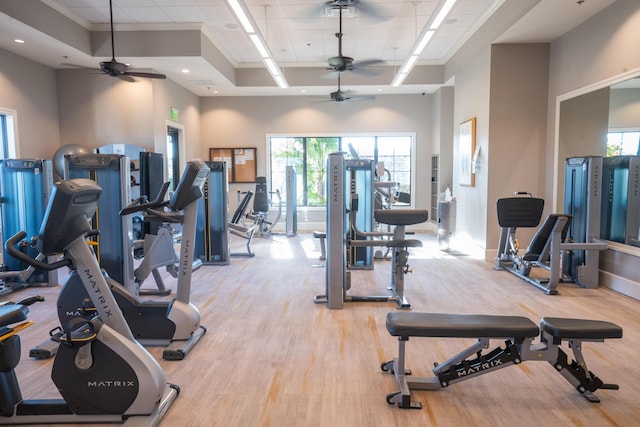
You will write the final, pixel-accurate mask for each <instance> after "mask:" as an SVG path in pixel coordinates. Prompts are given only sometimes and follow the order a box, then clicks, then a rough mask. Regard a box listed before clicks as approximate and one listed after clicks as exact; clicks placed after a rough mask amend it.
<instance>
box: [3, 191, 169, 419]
mask: <svg viewBox="0 0 640 427" xmlns="http://www.w3.org/2000/svg"><path fill="white" fill-rule="evenodd" d="M101 191H102V190H101V188H100V187H99V186H98V185H97V184H96V183H95V182H94V181H91V180H88V179H74V180H69V181H62V182H60V183H57V184H56V185H55V186H54V190H53V192H52V194H51V198H50V200H49V204H48V207H47V210H46V212H45V216H44V219H43V222H42V226H41V228H40V232H39V235H38V239H37V243H36V244H37V248H38V250H39V251H40V253H42V254H43V255H45V256H57V255H59V254H63V255H64V257H63V259H62V260H61V261H57V262H53V263H45V262H42V261H37V260H36V259H34V258H32V257H31V256H29V255H28V254H26V253H23V252H21V251H19V250H17V249H16V247H15V246H16V245H17V244H19V242H20V241H21V240H22V239H24V237H25V236H26V233H25V232H24V231H22V232H19V233H18V234H16V235H14V236H13V237H11V238H10V239H9V240H8V241H7V251H8V252H9V253H10V254H11V256H13V257H15V258H17V259H20V260H21V261H23V262H25V263H26V264H29V265H32V266H34V267H37V268H40V269H42V270H45V271H53V270H56V269H58V268H61V267H70V268H72V269H73V270H74V271H75V272H76V274H77V275H78V277H79V280H80V281H81V283H82V285H83V286H84V288H85V290H86V292H87V295H88V296H89V298H90V300H91V302H92V304H93V306H94V308H95V314H94V315H93V316H92V317H90V318H74V319H73V321H71V322H69V323H66V324H65V325H64V327H65V331H64V333H63V334H62V335H61V337H60V338H61V344H60V348H59V350H58V351H57V352H56V357H55V360H54V362H53V367H52V372H51V378H52V380H53V382H54V384H55V385H56V387H57V388H58V390H59V392H60V395H61V396H62V399H47V400H43V399H37V400H25V399H23V397H22V393H21V391H20V385H19V381H18V378H17V375H16V372H15V368H16V367H17V366H18V363H19V362H20V353H21V348H20V347H21V346H20V337H19V335H18V333H19V332H20V330H22V329H24V328H26V327H29V326H30V325H31V324H32V322H29V321H26V320H27V315H28V313H29V309H28V307H27V305H29V304H31V303H33V302H36V301H37V300H38V299H40V298H37V297H36V298H31V299H27V300H23V301H20V302H18V303H14V304H5V305H2V306H0V424H53V423H90V424H98V423H124V424H125V425H131V426H134V425H149V426H155V425H157V424H158V423H159V422H160V420H161V419H162V417H163V416H164V414H165V413H166V411H167V409H168V408H169V406H170V405H171V404H172V403H173V401H174V400H175V398H176V397H177V395H178V393H179V389H178V387H177V386H175V385H172V384H167V382H166V377H165V374H164V372H163V371H162V368H161V367H160V365H159V364H158V362H157V361H156V360H155V359H154V358H153V357H152V356H151V355H150V354H149V353H148V352H147V351H146V350H145V349H144V347H142V345H141V344H140V343H139V342H137V341H136V340H135V338H134V337H133V334H132V333H131V330H130V329H129V326H128V325H127V322H126V320H125V318H124V316H123V315H122V312H121V311H120V309H119V308H118V306H117V303H116V300H115V298H114V296H113V294H112V293H111V292H110V290H109V285H108V284H107V282H106V280H105V279H104V276H103V275H102V272H101V270H100V266H99V264H98V262H97V260H96V258H95V256H94V254H93V251H92V249H91V248H90V246H89V245H88V244H87V242H86V236H87V234H88V233H89V232H90V231H91V227H90V224H89V218H91V217H92V216H93V215H94V213H95V211H96V205H97V200H98V198H99V197H100V194H101ZM25 321H26V322H25ZM19 322H21V323H19Z"/></svg>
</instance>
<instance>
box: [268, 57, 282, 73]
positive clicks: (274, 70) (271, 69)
mask: <svg viewBox="0 0 640 427" xmlns="http://www.w3.org/2000/svg"><path fill="white" fill-rule="evenodd" d="M264 65H266V66H267V70H269V73H271V75H272V76H274V77H275V76H279V75H280V69H279V68H278V66H277V65H276V62H275V61H274V60H273V58H265V59H264Z"/></svg>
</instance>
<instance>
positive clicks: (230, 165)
mask: <svg viewBox="0 0 640 427" xmlns="http://www.w3.org/2000/svg"><path fill="white" fill-rule="evenodd" d="M209 160H210V161H212V162H225V163H226V165H227V174H228V179H229V182H230V183H250V182H256V174H257V166H256V148H255V147H252V148H210V149H209Z"/></svg>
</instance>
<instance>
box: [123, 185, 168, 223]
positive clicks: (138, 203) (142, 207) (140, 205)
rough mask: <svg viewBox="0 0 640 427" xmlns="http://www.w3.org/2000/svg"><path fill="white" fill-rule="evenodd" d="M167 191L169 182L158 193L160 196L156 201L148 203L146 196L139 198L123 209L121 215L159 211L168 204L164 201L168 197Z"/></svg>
mask: <svg viewBox="0 0 640 427" xmlns="http://www.w3.org/2000/svg"><path fill="white" fill-rule="evenodd" d="M167 190H169V182H165V183H164V184H162V187H161V188H160V191H158V196H157V197H156V198H155V199H154V200H152V201H150V202H147V201H146V200H147V198H146V196H142V197H138V198H137V199H136V200H134V201H133V202H131V203H130V204H129V205H128V206H127V207H125V208H122V210H121V211H120V215H121V216H125V215H130V214H132V213H136V212H142V211H146V210H149V209H157V208H160V207H162V206H164V205H166V204H167V202H166V201H165V200H164V198H165V196H166V195H167Z"/></svg>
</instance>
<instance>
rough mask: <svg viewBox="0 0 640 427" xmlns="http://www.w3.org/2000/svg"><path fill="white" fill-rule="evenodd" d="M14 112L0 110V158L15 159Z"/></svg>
mask: <svg viewBox="0 0 640 427" xmlns="http://www.w3.org/2000/svg"><path fill="white" fill-rule="evenodd" d="M15 121H16V113H15V111H9V110H2V109H0V158H2V159H15V158H16V153H17V150H16V148H17V147H16V136H15Z"/></svg>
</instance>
